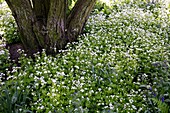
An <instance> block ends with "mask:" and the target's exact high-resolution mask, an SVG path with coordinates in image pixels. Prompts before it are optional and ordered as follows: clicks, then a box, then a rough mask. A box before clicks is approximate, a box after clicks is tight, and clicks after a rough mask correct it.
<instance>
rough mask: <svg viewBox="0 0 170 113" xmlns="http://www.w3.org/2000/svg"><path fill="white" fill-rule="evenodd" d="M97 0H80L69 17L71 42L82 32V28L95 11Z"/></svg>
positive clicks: (68, 25)
mask: <svg viewBox="0 0 170 113" xmlns="http://www.w3.org/2000/svg"><path fill="white" fill-rule="evenodd" d="M96 1H97V0H78V1H77V2H76V4H75V6H74V7H73V9H72V10H71V13H70V14H69V16H68V17H67V26H66V27H67V36H68V38H69V41H74V40H75V38H77V36H78V35H79V34H80V33H81V32H82V28H83V26H84V24H85V23H86V20H87V18H88V16H89V14H90V12H91V11H92V9H93V6H94V5H95V3H96Z"/></svg>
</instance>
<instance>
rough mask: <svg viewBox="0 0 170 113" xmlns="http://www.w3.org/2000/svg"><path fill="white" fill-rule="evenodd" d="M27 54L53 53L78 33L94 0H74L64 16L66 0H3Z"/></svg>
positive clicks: (74, 38) (72, 39) (73, 39)
mask: <svg viewBox="0 0 170 113" xmlns="http://www.w3.org/2000/svg"><path fill="white" fill-rule="evenodd" d="M6 2H7V4H8V6H9V7H10V9H11V11H12V14H13V16H14V18H15V20H16V23H17V25H18V30H19V33H20V35H21V41H22V43H23V45H24V48H25V50H26V52H27V53H28V54H30V55H32V54H33V53H35V52H37V51H40V50H41V49H46V51H47V53H49V54H55V53H57V50H60V49H63V48H64V47H65V45H66V44H67V43H68V42H73V41H75V40H76V39H77V37H78V35H80V34H81V32H82V29H83V26H84V24H85V23H86V21H87V19H88V16H89V14H90V12H91V11H92V8H93V6H94V4H95V2H96V0H77V2H76V4H75V6H74V7H73V9H72V10H71V12H70V14H69V15H67V14H66V13H67V10H68V9H67V7H68V6H67V4H68V1H67V0H31V1H30V0H6Z"/></svg>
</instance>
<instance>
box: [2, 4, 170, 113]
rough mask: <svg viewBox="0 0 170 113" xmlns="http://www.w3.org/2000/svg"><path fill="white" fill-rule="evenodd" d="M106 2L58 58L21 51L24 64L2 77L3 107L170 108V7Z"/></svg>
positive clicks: (40, 110)
mask: <svg viewBox="0 0 170 113" xmlns="http://www.w3.org/2000/svg"><path fill="white" fill-rule="evenodd" d="M104 7H106V6H104ZM104 7H103V9H95V10H94V12H92V15H91V16H90V18H89V21H88V23H87V25H86V28H85V34H82V36H80V37H79V40H78V42H74V43H72V44H71V43H69V44H68V45H67V47H66V48H67V49H66V50H60V54H58V55H56V56H55V57H54V56H47V55H46V54H45V51H44V52H42V54H40V53H37V54H35V55H34V56H35V58H34V59H31V58H26V57H25V56H26V54H24V53H23V51H21V50H19V52H20V53H21V54H22V57H21V58H20V60H19V64H20V65H19V66H13V67H12V71H8V70H7V71H6V72H5V73H6V75H7V76H8V78H7V81H2V80H1V83H0V86H1V88H0V92H1V94H0V112H2V111H5V108H8V107H7V105H8V106H10V110H11V111H13V112H14V111H15V112H21V113H23V112H37V113H55V112H57V113H58V112H60V113H61V112H77V113H86V112H89V113H95V112H103V113H105V112H110V113H113V112H118V113H119V112H138V113H139V112H154V113H156V112H164V113H168V112H169V111H170V108H169V105H170V68H169V65H170V45H169V43H170V41H169V36H170V19H169V11H168V10H167V8H165V7H164V5H162V4H158V3H154V4H151V3H150V4H148V3H145V2H142V1H140V2H138V3H135V2H121V3H113V5H112V6H111V9H109V10H107V11H106V9H104ZM108 12H109V13H108ZM6 55H7V56H8V54H6ZM3 70H4V68H3ZM3 73H4V72H3ZM1 78H3V76H2V75H1ZM23 91H24V92H25V93H22V92H23ZM3 101H5V102H6V104H2V102H3Z"/></svg>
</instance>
